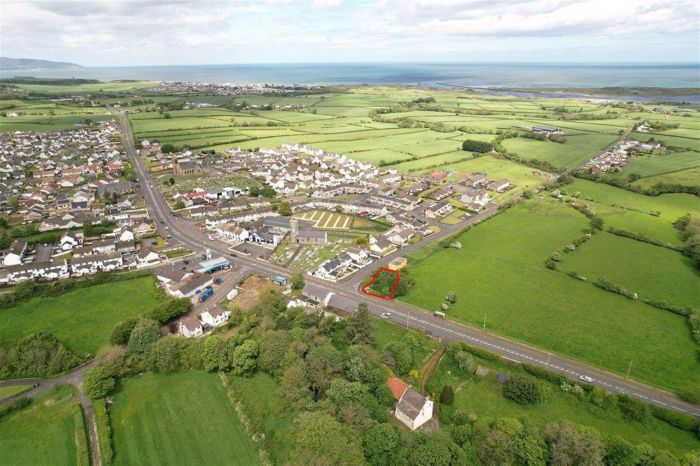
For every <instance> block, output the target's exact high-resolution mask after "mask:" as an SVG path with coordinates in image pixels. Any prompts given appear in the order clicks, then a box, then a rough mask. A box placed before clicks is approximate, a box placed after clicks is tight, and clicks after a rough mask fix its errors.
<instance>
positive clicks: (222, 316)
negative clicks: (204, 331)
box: [202, 306, 231, 327]
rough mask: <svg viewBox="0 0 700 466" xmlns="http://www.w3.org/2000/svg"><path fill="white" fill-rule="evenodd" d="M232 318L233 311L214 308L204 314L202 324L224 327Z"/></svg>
mask: <svg viewBox="0 0 700 466" xmlns="http://www.w3.org/2000/svg"><path fill="white" fill-rule="evenodd" d="M230 318H231V311H229V310H228V309H224V308H222V307H219V306H217V307H214V309H210V310H208V311H204V312H202V322H204V323H205V324H207V325H211V326H212V327H218V326H219V325H223V324H225V323H226V321H228V320H229V319H230Z"/></svg>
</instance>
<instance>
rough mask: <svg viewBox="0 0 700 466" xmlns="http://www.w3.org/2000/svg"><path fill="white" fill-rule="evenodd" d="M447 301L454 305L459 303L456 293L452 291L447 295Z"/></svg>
mask: <svg viewBox="0 0 700 466" xmlns="http://www.w3.org/2000/svg"><path fill="white" fill-rule="evenodd" d="M445 301H447V302H448V303H450V304H454V303H456V302H457V295H456V294H455V292H454V291H450V292H449V293H447V296H445Z"/></svg>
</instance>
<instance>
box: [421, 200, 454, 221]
mask: <svg viewBox="0 0 700 466" xmlns="http://www.w3.org/2000/svg"><path fill="white" fill-rule="evenodd" d="M454 210H455V208H454V207H452V204H450V203H449V202H447V201H441V202H437V203H435V204H433V205H431V206H428V207H427V208H426V209H425V215H426V217H428V218H442V217H444V216H445V215H447V214H450V213H452V212H453V211H454Z"/></svg>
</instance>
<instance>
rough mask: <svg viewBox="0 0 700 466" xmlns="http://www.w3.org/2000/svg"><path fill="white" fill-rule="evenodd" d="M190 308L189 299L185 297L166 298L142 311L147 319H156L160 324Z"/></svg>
mask: <svg viewBox="0 0 700 466" xmlns="http://www.w3.org/2000/svg"><path fill="white" fill-rule="evenodd" d="M189 310H190V300H189V299H187V298H167V299H166V300H165V301H163V302H161V303H159V304H158V305H157V306H156V307H154V308H153V309H150V310H148V311H146V312H144V314H143V316H144V317H145V318H147V319H152V320H157V321H158V322H160V323H161V324H165V323H167V322H170V321H171V320H173V319H174V318H176V317H179V316H181V315H182V314H184V313H186V312H187V311H189Z"/></svg>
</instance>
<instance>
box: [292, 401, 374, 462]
mask: <svg viewBox="0 0 700 466" xmlns="http://www.w3.org/2000/svg"><path fill="white" fill-rule="evenodd" d="M294 422H295V424H296V425H297V434H296V444H295V445H294V448H293V449H292V451H291V454H290V457H291V461H290V464H292V465H301V466H309V465H325V464H333V465H337V466H359V465H363V464H365V461H364V457H363V455H362V449H361V448H360V442H359V439H358V438H357V437H356V435H354V434H353V432H352V431H350V430H348V429H347V428H344V427H343V425H342V424H340V423H339V422H338V421H336V420H335V418H333V417H332V416H331V415H329V414H326V413H324V412H321V411H318V412H304V413H302V414H300V415H299V416H298V417H297V418H296V419H295V421H294Z"/></svg>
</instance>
